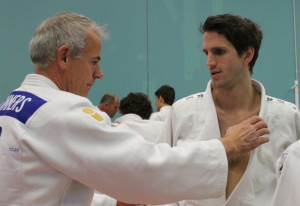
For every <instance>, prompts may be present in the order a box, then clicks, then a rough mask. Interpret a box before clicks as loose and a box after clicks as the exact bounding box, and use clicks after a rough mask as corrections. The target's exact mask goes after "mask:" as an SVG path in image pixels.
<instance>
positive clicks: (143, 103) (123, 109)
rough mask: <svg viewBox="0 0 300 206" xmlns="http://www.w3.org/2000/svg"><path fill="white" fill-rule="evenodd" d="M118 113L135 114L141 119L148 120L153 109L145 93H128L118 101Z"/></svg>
mask: <svg viewBox="0 0 300 206" xmlns="http://www.w3.org/2000/svg"><path fill="white" fill-rule="evenodd" d="M119 111H120V113H121V114H123V115H125V114H129V113H133V114H137V115H139V116H140V117H142V119H149V118H150V115H151V113H152V112H153V108H152V105H151V101H150V99H149V97H148V96H147V95H146V94H145V93H141V92H137V93H129V94H128V95H127V96H126V97H124V98H123V99H122V100H121V101H120V107H119Z"/></svg>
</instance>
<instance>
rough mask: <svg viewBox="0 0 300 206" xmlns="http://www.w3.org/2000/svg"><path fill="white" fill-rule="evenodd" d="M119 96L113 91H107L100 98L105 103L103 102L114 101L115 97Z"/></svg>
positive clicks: (101, 102)
mask: <svg viewBox="0 0 300 206" xmlns="http://www.w3.org/2000/svg"><path fill="white" fill-rule="evenodd" d="M116 97H117V96H116V95H115V94H113V93H106V94H104V95H103V97H102V98H101V100H100V104H103V103H108V104H111V103H113V102H114V100H115V98H116Z"/></svg>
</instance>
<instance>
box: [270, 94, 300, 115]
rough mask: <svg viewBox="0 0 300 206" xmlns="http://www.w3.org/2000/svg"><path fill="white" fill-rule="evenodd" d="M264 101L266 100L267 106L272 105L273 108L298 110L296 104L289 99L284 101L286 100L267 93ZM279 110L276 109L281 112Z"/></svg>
mask: <svg viewBox="0 0 300 206" xmlns="http://www.w3.org/2000/svg"><path fill="white" fill-rule="evenodd" d="M265 101H266V103H267V105H268V107H274V108H278V109H283V110H290V111H296V112H298V108H297V105H296V104H294V103H291V102H289V101H286V100H283V99H280V98H277V97H272V96H268V95H266V97H265ZM281 111H282V110H281ZM281 111H278V112H281Z"/></svg>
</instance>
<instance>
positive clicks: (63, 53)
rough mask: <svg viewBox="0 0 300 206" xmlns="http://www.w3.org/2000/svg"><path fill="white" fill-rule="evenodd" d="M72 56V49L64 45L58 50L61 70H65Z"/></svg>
mask: <svg viewBox="0 0 300 206" xmlns="http://www.w3.org/2000/svg"><path fill="white" fill-rule="evenodd" d="M69 56H70V48H69V47H68V46H67V45H62V46H60V47H59V48H58V50H57V54H56V60H57V63H58V65H59V66H60V68H61V69H65V68H66V65H67V61H68V58H69Z"/></svg>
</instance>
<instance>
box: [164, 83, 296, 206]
mask: <svg viewBox="0 0 300 206" xmlns="http://www.w3.org/2000/svg"><path fill="white" fill-rule="evenodd" d="M252 85H253V87H254V89H255V90H257V91H258V92H259V93H260V94H261V107H260V112H259V116H260V117H262V118H263V119H264V121H266V123H267V124H268V128H269V130H270V134H268V135H266V136H267V137H269V138H270V141H269V142H268V143H266V144H263V145H261V146H259V147H258V148H256V149H255V150H253V151H252V152H251V154H250V160H249V162H248V166H247V169H246V171H245V173H244V174H243V176H242V178H241V179H240V181H239V183H238V184H237V185H236V187H235V189H234V190H233V192H232V193H231V195H230V196H229V197H228V199H227V200H226V190H225V189H224V190H223V195H222V196H221V197H219V198H212V199H205V200H187V201H184V202H183V203H181V205H199V206H222V205H224V206H258V205H259V206H270V205H271V203H272V198H273V195H274V191H275V188H276V172H275V171H276V167H275V166H276V161H277V159H278V158H279V156H280V155H281V153H282V152H283V151H284V150H285V149H286V148H287V147H288V146H289V145H290V144H292V143H293V142H295V141H296V140H297V139H299V137H300V116H299V112H298V109H297V107H296V106H295V105H294V104H292V103H289V102H286V101H284V100H281V99H277V98H274V97H271V96H267V95H266V94H265V89H264V87H263V85H262V84H261V83H259V82H258V81H255V80H252ZM168 122H169V124H171V127H172V130H171V133H172V135H173V140H172V141H173V145H181V144H183V143H185V142H195V141H203V140H212V139H218V138H221V136H220V130H219V125H218V117H217V113H216V108H215V105H214V101H213V98H212V93H211V81H209V82H208V85H207V89H206V91H205V92H201V93H197V94H194V95H191V96H188V97H186V98H183V99H181V100H179V101H177V102H176V103H175V104H173V108H172V114H171V115H170V119H169V120H168ZM207 162H209V161H207ZM199 199H201V198H199Z"/></svg>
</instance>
